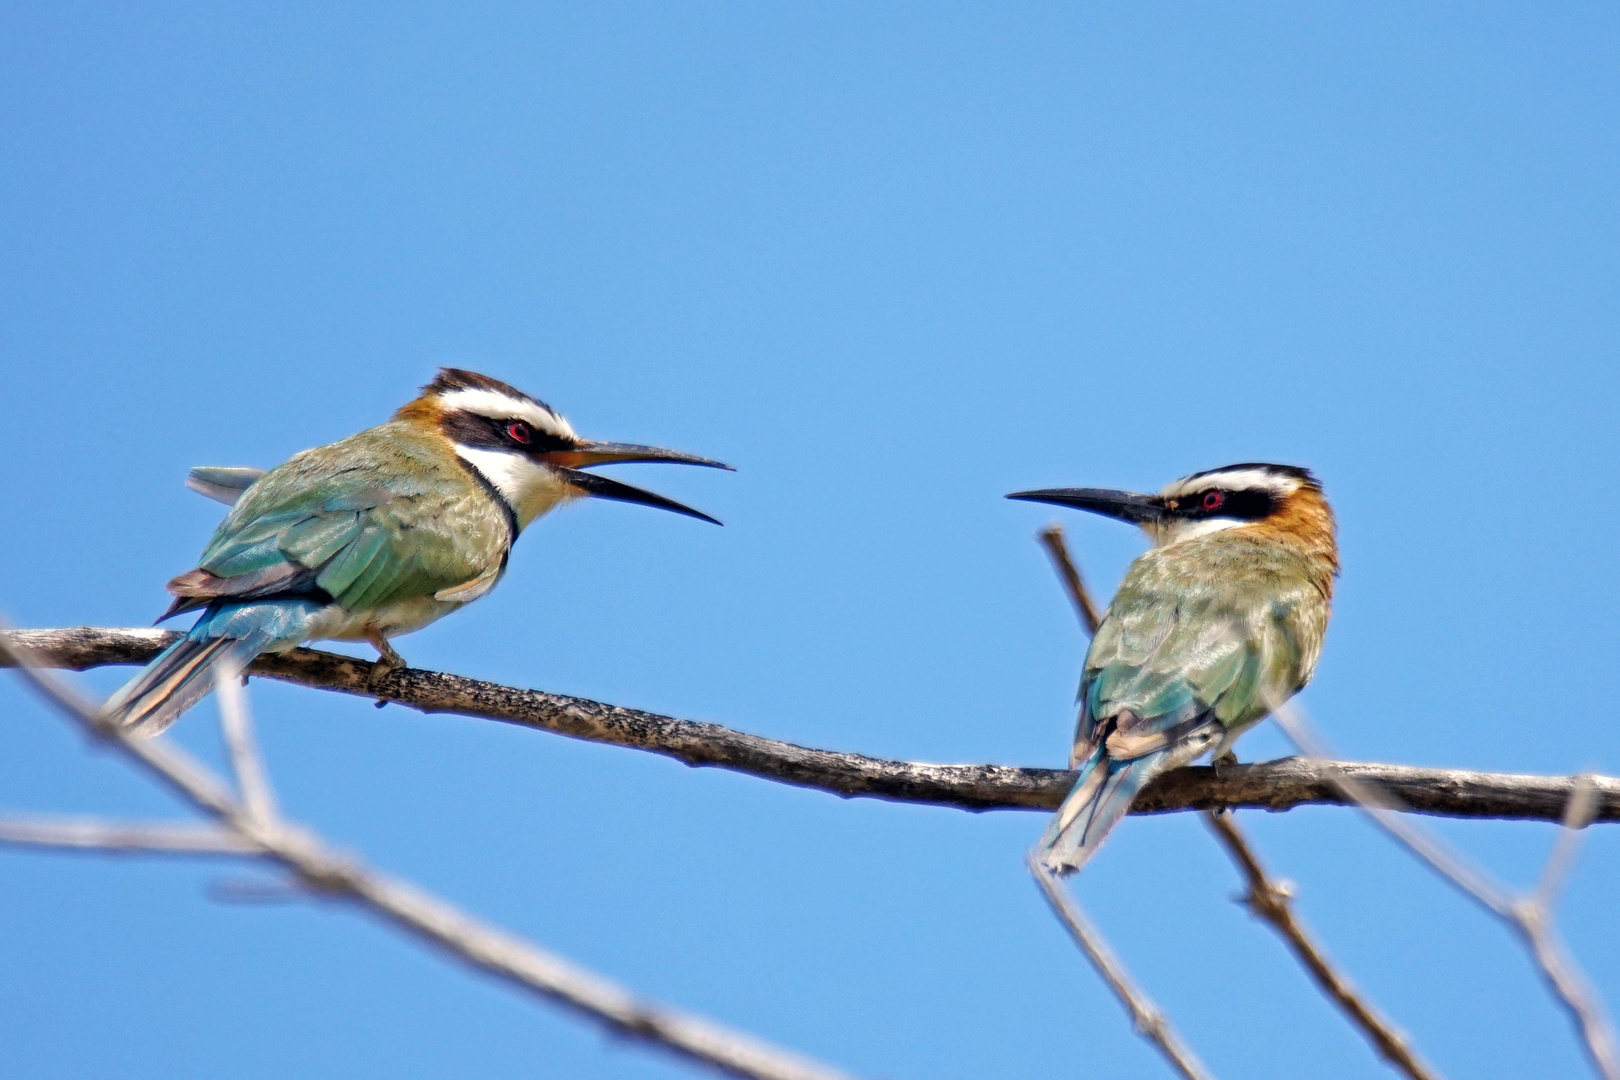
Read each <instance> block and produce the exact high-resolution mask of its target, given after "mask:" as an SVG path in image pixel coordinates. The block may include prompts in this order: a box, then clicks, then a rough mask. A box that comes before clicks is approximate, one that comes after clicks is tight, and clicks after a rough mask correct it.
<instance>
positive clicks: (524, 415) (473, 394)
mask: <svg viewBox="0 0 1620 1080" xmlns="http://www.w3.org/2000/svg"><path fill="white" fill-rule="evenodd" d="M439 404H440V405H442V406H443V407H444V408H445V409H446V410H447V411H451V412H470V413H474V414H476V415H478V416H488V417H490V418H491V419H495V420H505V419H507V418H508V417H517V418H519V419H522V420H527V421H528V422H529V423H531V424H533V425H534V426H535V427H536V428H537V429H539V430H540V431H544V432H546V433H547V434H549V435H561V436H564V437H566V438H574V437H575V436H574V429H573V428H571V427H569V426H568V421H566V420H564V419H563V418H562V417H560V416H558V415H557V414H556V413H554V412H552V411H551V410H550V409H547V408H544V407H543V406H540V405H537V404H535V403H534V402H532V401H524V400H522V399H520V398H514V397H509V396H507V395H506V394H503V393H500V392H499V391H497V390H484V389H480V388H477V387H469V388H467V389H464V390H452V391H450V392H449V393H448V394H441V395H439Z"/></svg>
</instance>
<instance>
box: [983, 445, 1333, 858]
mask: <svg viewBox="0 0 1620 1080" xmlns="http://www.w3.org/2000/svg"><path fill="white" fill-rule="evenodd" d="M1007 497H1008V498H1009V499H1021V500H1024V501H1027V502H1041V503H1053V504H1055V505H1058V506H1070V507H1074V508H1075V509H1079V510H1089V511H1091V512H1092V513H1095V514H1105V515H1107V516H1108V517H1113V518H1118V519H1120V520H1121V521H1128V522H1130V523H1132V524H1134V525H1139V526H1141V528H1142V529H1143V530H1144V531H1145V532H1146V533H1147V534H1148V536H1149V537H1150V538H1151V539H1152V540H1153V543H1154V547H1153V549H1152V550H1150V551H1148V552H1146V553H1144V554H1143V555H1142V556H1141V557H1140V558H1138V559H1137V560H1136V561H1135V562H1134V563H1132V564H1131V567H1130V569H1129V570H1128V571H1126V573H1125V580H1124V581H1123V582H1121V583H1120V586H1119V591H1118V592H1117V593H1115V594H1114V599H1113V602H1112V603H1110V604H1109V605H1108V612H1107V614H1106V615H1105V616H1104V617H1103V620H1102V623H1101V624H1100V625H1099V626H1098V627H1097V634H1096V637H1094V638H1093V639H1092V642H1091V648H1090V650H1089V651H1088V652H1087V653H1086V661H1085V669H1084V672H1083V674H1082V675H1081V678H1080V720H1079V724H1078V726H1077V728H1076V730H1075V738H1074V748H1073V751H1072V752H1071V754H1070V760H1069V767H1070V768H1075V769H1078V770H1079V772H1080V775H1079V778H1078V779H1077V780H1076V782H1075V786H1074V788H1073V790H1072V791H1071V792H1070V794H1069V796H1068V798H1067V799H1066V800H1065V801H1064V803H1063V806H1062V808H1061V809H1059V810H1058V812H1057V814H1056V815H1055V816H1054V817H1053V819H1052V822H1051V825H1050V826H1049V827H1048V828H1047V830H1046V835H1045V836H1044V837H1043V838H1042V840H1041V843H1040V846H1039V848H1038V849H1037V852H1038V855H1039V857H1040V859H1041V861H1042V862H1043V863H1044V864H1045V865H1046V867H1047V868H1048V869H1050V870H1053V871H1056V872H1058V873H1064V872H1067V871H1071V870H1075V869H1078V868H1079V867H1080V866H1082V865H1084V864H1085V862H1086V860H1087V859H1089V858H1090V857H1091V856H1092V854H1093V853H1094V852H1095V851H1096V850H1097V848H1098V846H1099V845H1101V843H1102V841H1103V839H1104V837H1106V836H1107V835H1108V831H1109V830H1110V829H1112V828H1113V826H1114V825H1115V824H1116V823H1117V822H1118V821H1119V819H1120V818H1121V817H1123V816H1124V814H1125V812H1126V811H1127V810H1129V809H1130V806H1131V802H1132V801H1133V800H1134V799H1135V798H1136V795H1137V793H1138V792H1140V791H1141V790H1142V787H1143V786H1144V785H1145V784H1146V783H1147V782H1148V781H1149V780H1151V779H1153V777H1155V776H1157V775H1158V774H1159V773H1162V772H1164V771H1165V770H1167V769H1173V768H1176V767H1177V766H1179V765H1184V764H1186V763H1188V762H1190V761H1192V760H1194V759H1195V758H1197V757H1199V756H1200V755H1202V754H1204V753H1205V752H1208V751H1213V752H1214V756H1215V757H1217V758H1219V757H1220V756H1221V755H1222V754H1223V753H1225V752H1226V750H1227V748H1228V747H1230V746H1231V745H1232V743H1233V741H1234V740H1235V739H1236V738H1237V737H1238V735H1239V734H1241V733H1242V732H1243V731H1244V730H1245V729H1247V728H1249V727H1250V726H1252V725H1253V724H1255V723H1257V722H1258V721H1259V720H1260V719H1262V718H1263V717H1264V716H1266V714H1268V713H1270V712H1271V711H1272V710H1273V709H1275V708H1276V707H1277V706H1279V705H1281V704H1282V703H1283V702H1285V701H1287V700H1288V699H1289V698H1290V697H1292V696H1293V695H1294V694H1295V693H1297V692H1298V691H1299V690H1301V689H1302V688H1304V686H1305V684H1306V683H1307V682H1309V681H1310V678H1311V675H1312V673H1313V672H1314V671H1315V670H1316V661H1317V657H1319V656H1320V655H1321V652H1322V638H1323V635H1324V634H1325V633H1326V631H1327V623H1328V615H1329V612H1330V609H1331V605H1332V599H1333V579H1334V577H1335V576H1336V575H1337V574H1338V571H1339V554H1338V546H1337V543H1336V541H1335V538H1334V523H1333V511H1332V510H1331V509H1329V507H1328V504H1327V500H1325V499H1324V498H1323V497H1322V488H1321V485H1320V484H1318V483H1317V481H1316V478H1315V477H1314V476H1312V475H1311V474H1310V473H1309V472H1308V471H1306V470H1305V469H1300V468H1295V467H1293V466H1290V465H1269V464H1263V463H1246V464H1242V465H1228V466H1226V467H1225V468H1221V469H1211V470H1209V471H1207V472H1201V473H1194V474H1193V475H1192V476H1188V477H1185V478H1183V479H1181V480H1177V481H1176V482H1175V483H1173V484H1170V485H1169V486H1168V487H1166V488H1165V489H1164V490H1163V491H1161V492H1160V493H1159V494H1157V495H1137V494H1133V493H1131V492H1128V491H1109V490H1104V489H1100V488H1051V489H1046V490H1042V491H1020V492H1017V493H1015V494H1012V495H1009V496H1007Z"/></svg>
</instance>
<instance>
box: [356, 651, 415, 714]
mask: <svg viewBox="0 0 1620 1080" xmlns="http://www.w3.org/2000/svg"><path fill="white" fill-rule="evenodd" d="M366 638H367V640H369V641H370V642H371V647H372V648H374V649H376V650H377V662H376V663H374V664H372V665H371V675H370V676H368V677H367V679H366V686H367V688H369V689H371V690H375V689H377V687H378V686H379V685H381V684H382V683H384V682H387V681H388V677H389V676H390V675H392V674H393V673H394V672H396V671H399V670H400V669H402V668H404V667H405V666H406V664H405V658H404V657H403V656H401V655H399V653H397V652H395V651H394V647H393V646H392V645H390V644H388V639H387V638H385V637H383V636H382V635H381V634H378V633H371V634H367V635H366ZM385 704H387V702H385V701H378V702H377V706H378V708H381V707H382V706H383V705H385Z"/></svg>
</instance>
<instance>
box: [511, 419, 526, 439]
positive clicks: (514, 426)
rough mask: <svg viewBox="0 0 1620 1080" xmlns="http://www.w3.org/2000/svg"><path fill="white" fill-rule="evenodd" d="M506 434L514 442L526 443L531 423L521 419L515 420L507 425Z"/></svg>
mask: <svg viewBox="0 0 1620 1080" xmlns="http://www.w3.org/2000/svg"><path fill="white" fill-rule="evenodd" d="M506 434H507V435H508V437H510V438H511V440H512V441H513V442H520V443H526V442H528V441H529V425H528V424H525V423H524V422H523V421H521V420H514V421H512V422H511V423H510V424H507V425H506Z"/></svg>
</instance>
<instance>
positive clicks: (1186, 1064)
mask: <svg viewBox="0 0 1620 1080" xmlns="http://www.w3.org/2000/svg"><path fill="white" fill-rule="evenodd" d="M1037 538H1038V539H1039V540H1040V542H1041V544H1042V546H1044V547H1045V548H1046V553H1047V554H1048V555H1049V556H1051V559H1052V566H1053V568H1054V569H1056V570H1057V574H1058V579H1059V580H1060V581H1062V582H1063V588H1064V591H1065V592H1066V593H1067V594H1068V596H1069V602H1070V603H1071V604H1073V605H1074V613H1075V615H1076V616H1077V617H1078V618H1079V620H1080V627H1081V629H1083V630H1084V631H1085V632H1086V636H1087V637H1095V636H1096V633H1097V627H1098V626H1100V625H1101V624H1102V620H1101V619H1099V618H1098V617H1097V606H1096V605H1095V604H1093V603H1092V602H1091V594H1090V593H1089V592H1087V591H1086V583H1085V581H1084V580H1083V579H1082V578H1081V577H1080V568H1079V567H1077V566H1076V565H1075V564H1074V560H1073V559H1072V558H1070V557H1069V546H1068V544H1066V543H1065V542H1064V540H1063V529H1062V528H1061V527H1059V526H1057V525H1052V526H1049V527H1048V528H1046V529H1044V530H1043V531H1041V532H1040V533H1038V534H1037ZM1027 862H1028V864H1029V872H1030V873H1031V874H1033V875H1034V876H1035V884H1037V885H1039V886H1040V888H1041V893H1042V894H1043V895H1044V896H1045V897H1046V902H1047V904H1048V905H1049V906H1050V907H1051V909H1052V914H1054V915H1056V916H1057V918H1058V921H1059V922H1061V923H1062V924H1063V925H1064V927H1065V928H1066V929H1067V930H1068V931H1069V936H1070V937H1072V938H1073V939H1074V943H1075V945H1077V946H1079V948H1080V951H1081V952H1082V953H1084V954H1085V957H1086V959H1087V960H1089V961H1091V966H1092V967H1093V968H1095V969H1096V971H1097V974H1098V975H1101V976H1102V979H1103V981H1104V982H1106V983H1107V984H1108V988H1109V989H1110V990H1112V991H1113V992H1114V997H1116V998H1118V999H1119V1003H1120V1004H1121V1005H1123V1006H1125V1011H1126V1012H1127V1013H1129V1014H1130V1017H1131V1023H1132V1025H1133V1026H1134V1027H1135V1028H1136V1033H1137V1034H1138V1035H1140V1036H1142V1037H1143V1038H1144V1039H1147V1040H1148V1041H1149V1042H1151V1043H1153V1045H1154V1046H1155V1047H1157V1048H1158V1050H1159V1053H1161V1054H1162V1055H1164V1057H1165V1059H1166V1060H1167V1061H1169V1062H1170V1066H1171V1068H1173V1069H1175V1070H1176V1071H1177V1072H1179V1073H1180V1074H1181V1075H1182V1076H1184V1077H1186V1078H1187V1080H1200V1078H1204V1077H1208V1076H1209V1075H1210V1074H1209V1071H1208V1070H1207V1069H1206V1068H1205V1067H1204V1063H1203V1062H1201V1061H1199V1060H1198V1056H1197V1055H1196V1054H1194V1053H1193V1051H1192V1049H1191V1047H1188V1046H1187V1045H1185V1044H1184V1043H1182V1041H1181V1040H1180V1038H1178V1037H1177V1035H1176V1033H1175V1029H1174V1028H1172V1027H1171V1026H1170V1019H1169V1017H1167V1016H1165V1015H1164V1013H1163V1012H1161V1011H1160V1009H1159V1007H1158V1006H1157V1005H1156V1004H1154V1002H1153V1000H1152V999H1151V998H1149V997H1148V996H1147V994H1146V993H1145V992H1143V990H1142V989H1141V988H1140V987H1138V986H1137V985H1136V984H1135V983H1134V982H1133V981H1132V980H1131V977H1130V974H1129V973H1128V972H1126V970H1125V965H1124V964H1123V963H1121V962H1120V959H1119V957H1118V956H1116V955H1115V954H1114V950H1113V949H1112V948H1110V947H1109V945H1108V941H1107V939H1105V938H1104V937H1103V936H1102V931H1100V930H1098V929H1097V928H1096V927H1095V926H1093V925H1092V923H1091V920H1089V919H1087V918H1086V916H1085V913H1084V912H1082V911H1081V910H1080V906H1079V904H1077V903H1075V902H1074V901H1073V900H1072V899H1071V898H1070V897H1069V895H1068V894H1067V893H1065V892H1064V891H1063V885H1062V883H1061V882H1060V881H1059V880H1058V878H1057V876H1056V875H1055V874H1053V873H1052V872H1051V871H1050V870H1048V869H1047V868H1046V866H1045V864H1043V863H1042V862H1041V860H1040V858H1039V856H1037V855H1036V854H1035V852H1033V851H1031V852H1030V853H1029V855H1028V858H1027Z"/></svg>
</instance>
